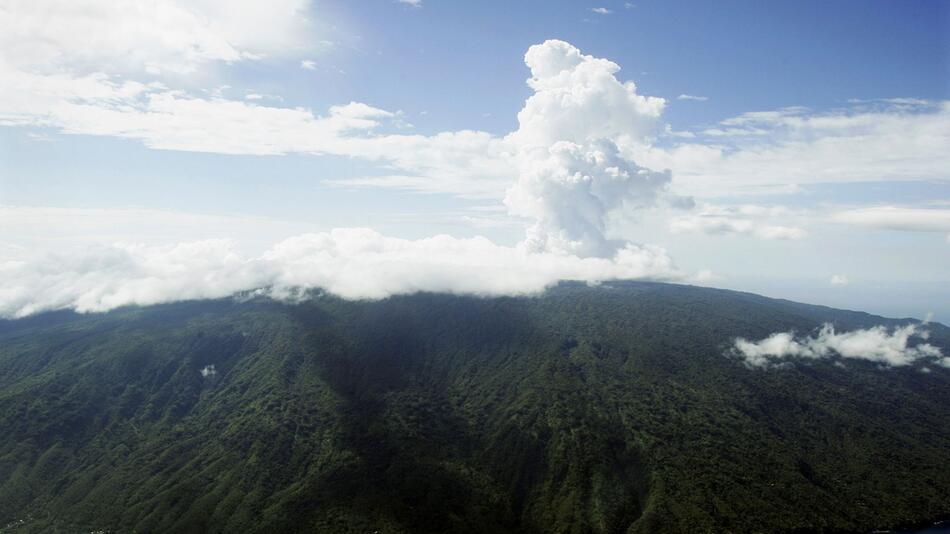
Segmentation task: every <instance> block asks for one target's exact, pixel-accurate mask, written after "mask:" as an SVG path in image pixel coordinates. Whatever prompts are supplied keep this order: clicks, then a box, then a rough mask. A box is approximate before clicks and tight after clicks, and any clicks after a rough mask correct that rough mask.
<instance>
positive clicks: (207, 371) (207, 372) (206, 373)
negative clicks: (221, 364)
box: [199, 363, 218, 378]
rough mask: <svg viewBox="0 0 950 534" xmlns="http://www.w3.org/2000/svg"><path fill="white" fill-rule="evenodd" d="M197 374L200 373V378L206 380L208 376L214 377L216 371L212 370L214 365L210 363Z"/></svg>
mask: <svg viewBox="0 0 950 534" xmlns="http://www.w3.org/2000/svg"><path fill="white" fill-rule="evenodd" d="M199 372H200V373H201V376H203V377H204V378H208V377H209V376H214V375H216V374H218V371H217V369H215V368H214V364H213V363H212V364H211V365H206V366H204V367H202V368H201V371H199Z"/></svg>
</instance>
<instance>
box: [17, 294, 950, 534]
mask: <svg viewBox="0 0 950 534" xmlns="http://www.w3.org/2000/svg"><path fill="white" fill-rule="evenodd" d="M824 321H832V322H834V323H835V324H836V325H837V326H838V327H839V328H843V329H848V328H854V327H867V326H871V325H875V324H881V323H884V324H898V322H897V321H890V320H885V319H881V318H878V317H872V316H869V315H866V314H861V313H855V312H844V311H840V310H832V309H829V308H822V307H815V306H806V305H801V304H795V303H791V302H787V301H778V300H770V299H765V298H762V297H757V296H754V295H749V294H743V293H735V292H728V291H719V290H712V289H702V288H694V287H688V286H676V285H666V284H651V283H615V284H608V285H604V286H601V287H598V288H590V287H586V286H581V285H574V284H565V285H562V286H560V287H558V288H555V289H553V290H551V291H549V292H548V293H547V294H545V295H544V296H543V297H539V298H499V299H478V298H464V297H455V296H447V295H426V294H422V295H414V296H407V297H396V298H390V299H387V300H384V301H379V302H348V301H343V300H339V299H336V298H331V297H326V296H316V297H314V298H313V299H311V300H308V301H306V302H304V303H300V304H282V303H278V302H273V301H269V300H247V301H238V300H223V301H213V302H209V301H205V302H188V303H178V304H172V305H164V306H155V307H150V308H134V309H125V310H120V311H116V312H112V313H108V314H101V315H86V316H78V315H74V314H71V313H65V312H59V313H51V314H45V315H40V316H36V317H32V318H28V319H23V320H19V321H8V322H0V530H2V531H5V532H6V531H10V532H48V531H52V532H81V531H89V530H94V529H95V530H104V531H107V532H110V531H116V532H133V531H136V532H218V531H227V532H280V531H327V532H374V531H378V532H380V533H385V532H449V531H451V532H531V531H537V532H577V533H581V532H598V533H599V532H642V533H660V532H726V531H728V532H776V531H790V530H796V529H799V530H807V531H811V530H824V531H856V532H861V531H864V532H867V531H869V530H871V529H873V528H881V527H888V526H894V525H899V524H910V523H914V522H918V521H921V520H926V519H932V518H936V517H939V516H942V515H944V514H947V513H950V476H947V475H948V474H950V424H948V423H950V369H944V368H940V367H936V368H934V369H933V371H932V372H930V373H924V372H921V370H920V368H919V367H920V366H908V367H901V368H892V369H882V368H881V367H880V366H878V365H876V364H873V363H870V362H864V361H851V360H849V361H847V362H845V364H844V365H843V366H842V365H840V364H836V363H835V362H834V361H805V362H799V363H797V364H796V365H794V366H791V367H789V368H784V369H770V370H762V369H749V368H747V367H745V366H743V365H742V364H741V363H739V362H738V361H736V360H735V359H733V358H730V357H728V356H727V355H725V352H726V351H725V349H726V348H727V347H728V346H729V343H730V341H731V340H732V339H733V338H734V337H735V336H745V337H749V338H762V337H765V336H767V335H768V334H770V333H772V332H775V331H778V330H788V329H790V328H794V329H797V330H798V331H801V332H806V331H809V330H811V329H813V328H815V327H817V326H818V325H819V324H820V323H822V322H824ZM929 329H930V331H931V333H932V337H931V340H930V342H931V343H933V344H935V345H937V346H940V347H942V348H943V349H944V351H945V352H947V351H948V349H950V330H948V329H947V328H944V327H941V326H940V325H931V327H930V328H929ZM212 366H213V367H212ZM202 371H203V372H202ZM4 525H6V526H4Z"/></svg>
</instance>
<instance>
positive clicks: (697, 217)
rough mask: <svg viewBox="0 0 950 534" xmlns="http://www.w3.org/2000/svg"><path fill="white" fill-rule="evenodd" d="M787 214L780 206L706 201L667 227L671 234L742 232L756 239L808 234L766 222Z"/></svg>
mask: <svg viewBox="0 0 950 534" xmlns="http://www.w3.org/2000/svg"><path fill="white" fill-rule="evenodd" d="M789 214H790V212H789V210H787V209H785V208H782V207H767V206H757V205H752V204H746V205H740V206H719V205H711V204H705V205H703V206H702V208H701V209H700V210H699V212H698V213H694V214H689V215H682V216H679V217H673V218H672V219H670V222H669V228H670V231H671V232H673V233H674V234H678V233H703V234H708V235H745V236H750V237H755V238H758V239H802V238H804V237H805V236H807V235H808V234H807V232H806V231H805V230H804V229H802V228H799V227H796V226H787V225H777V224H770V223H769V222H766V221H768V220H769V219H772V218H776V217H782V216H786V215H789Z"/></svg>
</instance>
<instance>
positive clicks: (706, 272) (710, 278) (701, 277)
mask: <svg viewBox="0 0 950 534" xmlns="http://www.w3.org/2000/svg"><path fill="white" fill-rule="evenodd" d="M722 278H723V277H722V276H719V275H718V274H716V273H714V272H712V270H710V269H701V270H699V271H696V274H694V275H693V276H692V277H691V278H690V281H692V282H699V283H703V282H715V281H717V280H722Z"/></svg>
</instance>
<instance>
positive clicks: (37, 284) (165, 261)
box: [0, 229, 679, 317]
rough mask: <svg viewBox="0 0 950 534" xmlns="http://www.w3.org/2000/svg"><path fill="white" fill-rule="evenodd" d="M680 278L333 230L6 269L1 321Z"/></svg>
mask: <svg viewBox="0 0 950 534" xmlns="http://www.w3.org/2000/svg"><path fill="white" fill-rule="evenodd" d="M678 276H679V274H678V273H677V271H676V270H675V268H674V267H673V264H672V261H671V260H670V258H669V257H668V256H667V255H666V253H665V252H664V251H663V250H662V249H658V248H655V247H649V246H637V245H632V244H627V245H626V246H625V247H624V248H621V249H620V250H618V251H617V253H616V254H615V255H614V256H613V257H612V258H609V259H607V258H579V257H577V256H568V255H560V254H554V253H548V252H543V253H535V252H530V251H528V250H526V249H525V248H523V247H504V246H499V245H495V244H494V243H492V242H490V241H488V240H487V239H485V238H482V237H476V238H472V239H457V238H453V237H450V236H446V235H441V236H435V237H431V238H426V239H419V240H406V239H396V238H391V237H384V236H382V235H380V234H378V233H376V232H374V231H372V230H368V229H336V230H332V231H330V232H326V233H319V234H304V235H300V236H297V237H292V238H289V239H286V240H284V241H282V242H280V243H278V244H277V245H275V246H273V247H272V248H271V249H269V250H268V251H266V252H265V253H264V254H262V255H257V256H246V255H243V254H241V253H239V252H238V251H237V250H236V247H235V245H234V243H233V242H231V241H228V240H208V241H198V242H189V243H179V244H175V245H167V246H144V245H133V244H116V245H112V246H93V247H85V248H83V249H79V250H75V251H68V252H66V251H64V252H59V253H52V254H49V253H48V254H41V255H36V256H33V257H27V258H20V259H16V260H6V261H0V277H2V279H3V280H4V284H3V285H2V286H0V316H3V317H23V316H26V315H29V314H33V313H37V312H40V311H44V310H54V309H75V310H77V311H80V312H98V311H106V310H110V309H114V308H116V307H120V306H125V305H133V304H135V305H150V304H157V303H162V302H170V301H175V300H184V299H204V298H221V297H227V296H230V295H233V294H235V293H237V292H243V291H252V290H258V289H259V290H260V292H259V293H260V294H263V295H270V296H272V297H275V298H293V297H294V296H295V295H298V294H299V290H300V289H307V288H321V289H323V290H326V291H328V292H330V293H333V294H335V295H339V296H341V297H344V298H350V299H378V298H383V297H386V296H389V295H394V294H405V293H414V292H417V291H435V292H450V293H458V294H471V295H528V294H533V293H537V292H540V291H542V290H543V289H544V288H546V287H548V286H550V285H551V284H554V283H556V282H557V281H559V280H584V281H587V282H591V283H596V282H600V281H605V280H612V279H626V278H657V279H669V278H676V277H678Z"/></svg>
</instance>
